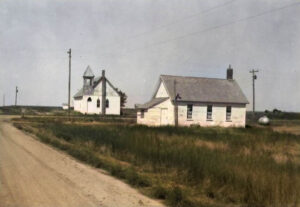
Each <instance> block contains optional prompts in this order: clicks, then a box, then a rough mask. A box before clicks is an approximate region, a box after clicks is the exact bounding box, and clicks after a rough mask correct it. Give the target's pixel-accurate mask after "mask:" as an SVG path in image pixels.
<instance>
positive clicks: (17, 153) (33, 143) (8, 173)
mask: <svg viewBox="0 0 300 207" xmlns="http://www.w3.org/2000/svg"><path fill="white" fill-rule="evenodd" d="M0 206H1V207H8V206H11V207H19V206H20V207H27V206H28V207H29V206H30V207H35V206H39V207H41V206H42V207H58V206H59V207H68V206H70V207H71V206H72V207H79V206H80V207H83V206H84V207H90V206H91V207H92V206H105V207H106V206H107V207H135V206H148V207H150V206H151V207H152V206H153V207H154V206H157V207H158V206H163V205H162V204H161V203H159V202H158V201H155V200H152V199H149V198H147V197H145V196H143V195H142V194H140V193H139V192H138V191H136V190H135V189H133V188H131V187H130V186H128V185H127V184H125V183H123V182H122V181H119V180H117V179H115V178H113V177H111V176H109V175H107V174H106V173H105V172H104V171H101V170H97V169H94V168H92V167H90V166H87V165H85V164H82V163H79V162H77V161H76V160H74V159H73V158H71V157H69V156H68V155H65V154H64V153H62V152H59V151H57V150H55V149H53V148H51V147H49V146H47V145H44V144H43V143H40V142H39V141H37V140H35V139H34V138H32V137H30V136H29V135H26V134H24V133H23V132H22V131H20V130H18V129H16V128H14V127H13V126H12V125H11V124H10V123H9V122H7V118H6V117H1V116H0Z"/></svg>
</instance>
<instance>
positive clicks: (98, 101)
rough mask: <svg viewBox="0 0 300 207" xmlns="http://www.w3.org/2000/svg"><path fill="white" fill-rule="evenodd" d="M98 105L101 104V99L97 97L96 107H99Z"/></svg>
mask: <svg viewBox="0 0 300 207" xmlns="http://www.w3.org/2000/svg"><path fill="white" fill-rule="evenodd" d="M100 106H101V101H100V99H99V98H98V99H97V108H100Z"/></svg>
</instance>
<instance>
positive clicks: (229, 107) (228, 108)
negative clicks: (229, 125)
mask: <svg viewBox="0 0 300 207" xmlns="http://www.w3.org/2000/svg"><path fill="white" fill-rule="evenodd" d="M226 121H231V106H226Z"/></svg>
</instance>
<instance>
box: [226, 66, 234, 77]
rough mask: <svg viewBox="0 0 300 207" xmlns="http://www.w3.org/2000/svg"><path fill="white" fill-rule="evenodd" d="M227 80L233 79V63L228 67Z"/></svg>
mask: <svg viewBox="0 0 300 207" xmlns="http://www.w3.org/2000/svg"><path fill="white" fill-rule="evenodd" d="M227 80H233V69H232V68H231V65H229V67H228V68H227Z"/></svg>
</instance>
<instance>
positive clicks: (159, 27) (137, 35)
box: [104, 0, 238, 46]
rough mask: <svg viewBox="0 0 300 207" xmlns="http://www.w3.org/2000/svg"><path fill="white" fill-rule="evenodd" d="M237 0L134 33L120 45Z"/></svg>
mask: <svg viewBox="0 0 300 207" xmlns="http://www.w3.org/2000/svg"><path fill="white" fill-rule="evenodd" d="M235 1H238V0H231V1H228V2H225V3H223V4H220V5H217V6H214V7H211V8H208V9H205V10H202V11H200V12H198V13H195V14H192V15H189V16H186V17H183V18H180V19H177V20H174V21H172V22H169V23H167V24H164V25H159V26H157V27H154V28H153V29H151V30H148V31H145V32H141V33H139V34H135V35H133V36H131V37H129V38H127V39H125V40H123V41H120V42H119V45H120V44H121V43H124V42H125V41H126V40H131V39H135V38H137V37H140V36H143V35H147V34H149V33H152V32H154V31H158V30H161V29H164V28H167V27H170V26H172V25H174V24H178V23H180V22H183V21H185V20H187V19H191V18H193V17H196V16H199V15H204V14H207V13H209V12H211V11H213V10H216V9H219V8H221V7H224V6H227V5H229V4H232V3H233V2H235ZM114 44H117V43H112V44H108V45H104V46H110V45H114Z"/></svg>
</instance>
